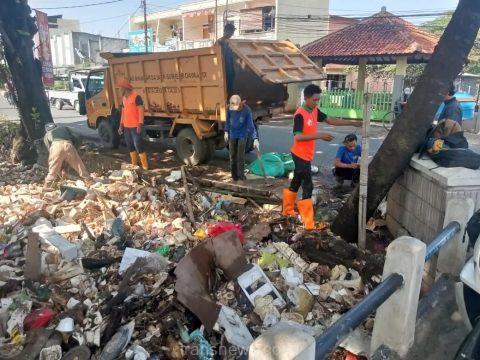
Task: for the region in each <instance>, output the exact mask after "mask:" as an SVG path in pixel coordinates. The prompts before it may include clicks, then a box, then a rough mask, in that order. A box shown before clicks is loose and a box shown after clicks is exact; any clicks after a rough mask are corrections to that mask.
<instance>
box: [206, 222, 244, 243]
mask: <svg viewBox="0 0 480 360" xmlns="http://www.w3.org/2000/svg"><path fill="white" fill-rule="evenodd" d="M227 231H235V232H236V233H237V236H238V238H239V239H240V242H241V243H242V244H243V243H244V239H243V233H242V225H240V224H234V223H231V222H227V221H224V222H219V223H216V224H213V225H208V227H207V233H208V235H209V236H210V237H212V238H214V237H216V236H218V235H220V234H223V233H224V232H227Z"/></svg>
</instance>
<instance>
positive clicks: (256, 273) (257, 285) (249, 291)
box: [237, 265, 286, 307]
mask: <svg viewBox="0 0 480 360" xmlns="http://www.w3.org/2000/svg"><path fill="white" fill-rule="evenodd" d="M237 282H238V285H239V286H240V287H241V288H242V290H243V292H244V294H245V295H246V296H247V298H248V300H250V302H251V303H252V304H253V305H255V299H256V298H257V297H264V296H266V295H269V296H270V297H272V302H273V304H274V305H277V306H279V307H283V306H285V305H286V303H285V300H283V298H282V296H281V295H280V293H279V292H278V290H277V289H276V288H275V286H273V284H272V282H271V281H270V280H269V279H268V277H267V276H266V275H265V273H264V272H263V270H262V269H261V268H260V267H259V266H258V265H254V266H253V267H252V268H251V269H250V270H248V271H245V272H244V273H243V274H242V275H240V276H239V277H238V278H237Z"/></svg>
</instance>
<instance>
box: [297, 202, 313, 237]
mask: <svg viewBox="0 0 480 360" xmlns="http://www.w3.org/2000/svg"><path fill="white" fill-rule="evenodd" d="M297 206H298V212H299V213H300V216H301V218H302V221H303V226H304V228H305V230H315V221H314V219H313V201H312V199H305V200H300V201H299V202H298V203H297Z"/></svg>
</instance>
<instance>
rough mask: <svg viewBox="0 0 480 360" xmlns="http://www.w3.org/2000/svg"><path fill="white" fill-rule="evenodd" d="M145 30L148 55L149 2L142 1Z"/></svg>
mask: <svg viewBox="0 0 480 360" xmlns="http://www.w3.org/2000/svg"><path fill="white" fill-rule="evenodd" d="M142 6H143V30H144V31H145V52H146V53H148V25H147V0H142Z"/></svg>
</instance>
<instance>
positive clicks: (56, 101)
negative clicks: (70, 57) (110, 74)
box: [47, 71, 102, 112]
mask: <svg viewBox="0 0 480 360" xmlns="http://www.w3.org/2000/svg"><path fill="white" fill-rule="evenodd" d="M87 78H88V71H72V72H70V73H69V74H68V76H67V81H68V89H66V90H47V97H48V101H49V102H50V105H51V106H55V108H57V109H58V110H62V109H63V107H64V106H65V105H67V106H71V107H73V108H74V109H75V111H77V112H79V111H80V103H79V101H78V93H80V92H85V86H86V84H87ZM90 81H91V82H92V81H95V79H94V78H92V77H90ZM98 81H102V80H101V79H100V78H99V79H98Z"/></svg>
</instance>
